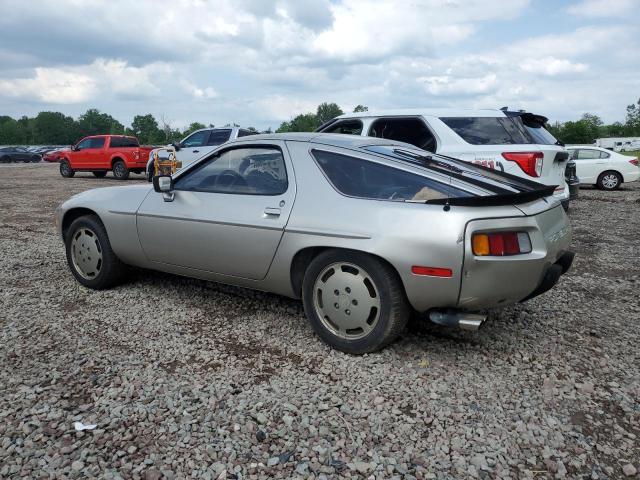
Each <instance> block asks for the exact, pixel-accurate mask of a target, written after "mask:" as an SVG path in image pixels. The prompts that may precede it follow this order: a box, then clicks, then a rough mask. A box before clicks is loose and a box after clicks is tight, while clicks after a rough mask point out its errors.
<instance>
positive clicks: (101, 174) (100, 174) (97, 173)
mask: <svg viewBox="0 0 640 480" xmlns="http://www.w3.org/2000/svg"><path fill="white" fill-rule="evenodd" d="M93 176H94V177H96V178H104V177H106V176H107V172H93Z"/></svg>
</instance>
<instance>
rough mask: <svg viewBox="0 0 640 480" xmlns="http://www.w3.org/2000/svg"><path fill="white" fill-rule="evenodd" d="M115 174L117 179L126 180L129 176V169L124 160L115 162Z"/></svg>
mask: <svg viewBox="0 0 640 480" xmlns="http://www.w3.org/2000/svg"><path fill="white" fill-rule="evenodd" d="M113 176H114V178H115V179H116V180H126V179H127V178H129V169H128V168H127V166H126V165H125V164H124V162H123V161H122V160H118V161H116V162H114V163H113Z"/></svg>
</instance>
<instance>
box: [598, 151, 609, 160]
mask: <svg viewBox="0 0 640 480" xmlns="http://www.w3.org/2000/svg"><path fill="white" fill-rule="evenodd" d="M610 156H611V154H610V153H607V152H602V151H601V152H600V158H609V157H610Z"/></svg>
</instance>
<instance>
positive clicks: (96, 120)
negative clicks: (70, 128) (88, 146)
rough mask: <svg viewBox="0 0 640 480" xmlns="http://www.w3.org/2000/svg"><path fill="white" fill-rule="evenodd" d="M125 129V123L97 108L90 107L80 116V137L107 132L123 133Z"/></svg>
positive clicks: (105, 133)
mask: <svg viewBox="0 0 640 480" xmlns="http://www.w3.org/2000/svg"><path fill="white" fill-rule="evenodd" d="M124 131H125V128H124V125H122V124H121V123H120V122H119V121H117V120H116V119H115V118H113V117H112V116H111V115H108V114H106V113H101V112H100V110H98V109H95V108H90V109H89V110H87V111H86V112H85V113H83V114H82V115H80V117H79V118H78V137H86V136H88V135H107V134H113V135H121V134H123V133H124Z"/></svg>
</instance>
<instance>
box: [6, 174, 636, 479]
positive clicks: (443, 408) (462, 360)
mask: <svg viewBox="0 0 640 480" xmlns="http://www.w3.org/2000/svg"><path fill="white" fill-rule="evenodd" d="M0 178H1V179H2V195H1V197H0V246H1V248H0V301H1V302H2V305H1V308H0V478H25V477H29V478H86V477H101V478H143V479H149V480H150V479H159V478H185V477H188V478H204V479H206V478H210V479H214V478H375V479H380V478H407V479H411V478H418V479H426V478H593V479H597V478H638V476H639V475H638V473H637V472H636V469H637V470H640V460H639V459H640V438H639V437H640V373H639V371H640V346H639V341H638V340H639V339H640V301H639V299H638V292H639V286H640V258H639V255H638V247H637V242H638V239H639V238H640V213H639V212H638V209H639V208H640V185H637V184H636V185H630V186H625V188H624V189H622V190H621V191H618V192H613V193H604V192H600V191H598V190H593V189H583V190H582V191H581V192H580V195H581V198H580V199H579V200H578V201H577V202H575V203H574V204H573V205H572V212H571V222H572V224H573V226H574V241H573V245H574V248H575V250H576V252H577V255H578V256H577V258H576V262H575V263H574V268H573V269H572V270H571V271H570V272H569V273H568V274H567V275H566V276H565V277H563V279H562V280H561V282H560V284H559V285H558V286H557V287H556V288H555V289H553V290H552V291H550V292H548V293H546V294H545V295H542V296H540V297H538V298H536V299H533V300H532V301H529V302H527V303H526V304H523V305H517V306H514V307H510V308H507V309H505V310H503V311H500V312H493V313H492V314H491V317H490V321H489V322H487V324H486V325H485V327H483V329H481V330H480V331H479V332H460V331H456V330H451V329H447V328H444V327H438V326H435V325H430V324H429V325H427V324H414V325H412V327H411V328H410V329H409V331H408V332H406V334H405V335H404V336H403V337H402V338H401V339H400V340H399V341H398V342H396V343H395V344H393V345H392V346H391V347H389V348H387V349H386V350H385V351H383V352H381V353H377V354H372V355H365V356H361V357H354V356H348V355H345V354H342V353H338V352H335V351H332V350H330V349H329V348H328V347H326V346H325V345H324V344H323V343H321V342H320V341H319V339H318V338H317V337H316V336H315V335H314V334H313V332H312V330H311V328H310V326H309V325H308V323H307V322H306V320H305V317H304V314H303V311H302V307H301V305H300V303H299V302H296V301H293V300H289V299H285V298H280V297H277V296H274V295H269V294H264V293H258V292H253V291H247V290H243V289H239V288H233V287H227V286H222V285H218V284H213V283H206V282H202V281H195V280H189V279H184V278H180V277H175V276H171V275H165V274H158V273H153V272H145V271H141V272H136V273H134V274H133V275H132V278H131V281H130V282H129V283H127V284H126V285H123V286H121V287H119V288H116V289H114V290H110V291H102V292H94V291H90V290H87V289H84V288H82V287H81V286H80V285H79V284H78V283H77V282H76V281H75V280H74V279H73V277H72V276H71V274H70V272H69V271H68V269H67V265H66V262H65V258H64V251H63V246H62V243H61V241H60V239H59V238H58V237H57V236H56V233H55V230H54V226H53V221H52V212H53V210H54V208H55V206H56V205H57V204H58V203H60V202H61V201H62V200H64V199H65V198H67V197H68V196H70V195H71V194H73V193H76V192H80V191H82V190H85V189H88V188H93V187H98V186H105V185H113V184H115V183H116V182H115V181H114V180H112V179H110V178H106V179H95V178H93V176H91V175H90V174H79V175H77V176H76V178H73V179H63V178H61V177H60V175H59V174H58V173H57V166H56V165H45V164H38V165H27V166H23V165H4V166H0ZM132 178H136V179H140V178H141V176H137V175H135V176H133V177H132ZM134 181H140V180H129V182H134ZM78 421H79V422H83V423H85V424H96V425H97V428H95V429H94V430H87V431H83V432H76V431H75V430H74V422H78Z"/></svg>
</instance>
